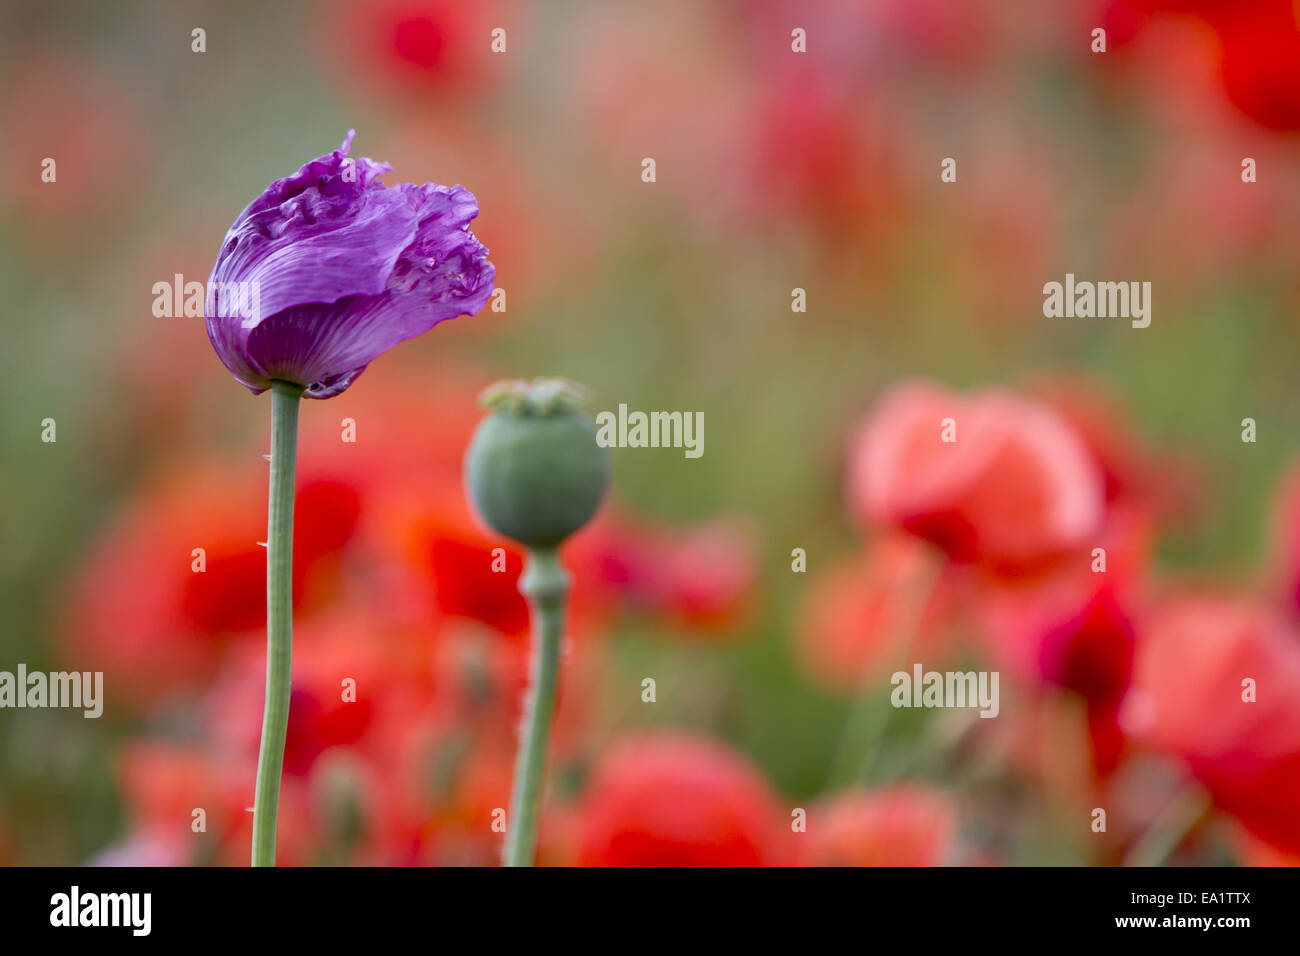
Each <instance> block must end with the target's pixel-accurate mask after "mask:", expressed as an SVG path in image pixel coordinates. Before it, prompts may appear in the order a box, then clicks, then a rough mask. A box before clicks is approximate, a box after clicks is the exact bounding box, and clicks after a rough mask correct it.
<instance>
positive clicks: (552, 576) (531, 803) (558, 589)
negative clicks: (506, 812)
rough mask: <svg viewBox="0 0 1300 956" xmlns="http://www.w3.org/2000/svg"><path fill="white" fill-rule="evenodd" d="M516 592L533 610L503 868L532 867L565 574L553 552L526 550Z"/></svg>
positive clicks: (566, 581) (565, 589)
mask: <svg viewBox="0 0 1300 956" xmlns="http://www.w3.org/2000/svg"><path fill="white" fill-rule="evenodd" d="M519 590H520V592H522V593H523V595H524V597H526V598H527V599H528V604H529V607H531V609H532V612H533V649H532V655H533V656H532V668H531V674H530V677H529V687H528V697H527V698H526V699H525V701H524V720H523V726H522V728H521V732H520V739H519V753H518V754H517V755H516V757H515V780H514V785H513V787H512V792H511V794H510V816H509V818H508V820H507V826H506V847H505V860H504V862H505V865H506V866H532V865H533V855H534V853H535V852H536V847H537V817H538V808H539V806H540V804H541V799H542V782H543V780H544V778H545V776H546V747H547V743H548V742H549V740H550V736H551V718H552V717H553V716H554V713H555V685H556V679H557V677H558V674H559V669H560V635H561V634H562V633H563V631H564V599H565V596H566V595H567V594H568V592H569V576H568V575H567V574H566V573H565V571H564V567H563V565H561V564H560V558H559V555H558V554H557V553H556V551H555V549H554V548H530V549H529V551H528V565H527V567H526V568H525V569H524V574H523V577H521V578H520V579H519Z"/></svg>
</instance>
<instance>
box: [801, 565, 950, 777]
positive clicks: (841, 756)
mask: <svg viewBox="0 0 1300 956" xmlns="http://www.w3.org/2000/svg"><path fill="white" fill-rule="evenodd" d="M943 570H944V564H943V562H942V561H941V560H938V559H934V560H933V561H932V562H931V563H930V564H929V566H928V567H926V568H925V570H924V571H923V572H921V573H919V574H918V575H917V577H916V580H914V581H912V582H911V583H910V584H907V585H904V586H903V588H902V590H903V592H904V593H903V595H902V597H901V598H900V600H902V601H903V602H904V603H903V614H902V622H901V623H900V624H899V625H898V631H897V633H896V635H895V640H896V641H897V653H896V655H895V658H896V660H897V661H898V664H899V666H900V667H910V666H911V665H910V662H909V660H908V658H910V657H911V656H912V650H913V648H914V647H915V646H916V637H917V632H918V631H919V630H920V629H921V623H922V620H923V619H924V617H925V611H926V608H927V607H929V605H930V600H931V598H933V597H934V590H935V587H936V586H937V585H938V583H939V579H940V577H942V575H943ZM877 666H878V665H877V663H876V661H874V660H873V659H871V658H870V657H868V660H867V663H866V665H865V666H864V668H863V673H862V675H861V677H860V678H859V681H858V689H857V692H856V693H855V695H854V697H853V701H852V703H851V704H850V705H849V712H848V716H847V717H846V718H845V720H844V726H843V727H842V728H841V730H840V738H839V742H838V743H837V744H836V746H835V752H834V756H833V757H832V758H831V765H830V769H829V771H828V773H827V776H826V786H827V788H828V789H836V788H839V787H843V786H847V785H849V784H851V783H859V782H862V781H866V780H870V779H871V775H872V772H873V771H874V770H875V768H876V766H877V764H878V763H879V761H880V756H881V751H882V750H883V749H884V746H885V740H886V737H887V736H888V732H889V724H890V720H891V718H892V717H893V716H894V706H893V703H892V701H891V699H890V698H891V694H890V693H889V692H888V691H886V690H884V689H882V688H881V686H880V684H879V683H878V682H876V681H875V678H876V677H877V675H876V674H875V673H874V668H875V667H877Z"/></svg>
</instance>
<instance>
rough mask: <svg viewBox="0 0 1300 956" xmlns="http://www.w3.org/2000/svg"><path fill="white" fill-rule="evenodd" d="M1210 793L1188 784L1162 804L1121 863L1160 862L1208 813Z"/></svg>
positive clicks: (1147, 863)
mask: <svg viewBox="0 0 1300 956" xmlns="http://www.w3.org/2000/svg"><path fill="white" fill-rule="evenodd" d="M1212 805H1213V804H1212V802H1211V800H1210V795H1209V794H1208V793H1207V792H1206V791H1205V790H1204V789H1202V788H1201V787H1200V786H1198V785H1196V784H1189V785H1188V786H1186V787H1184V788H1183V789H1182V790H1180V791H1179V792H1178V794H1177V795H1176V796H1175V797H1174V798H1173V799H1172V800H1170V801H1169V803H1168V804H1166V805H1165V808H1164V809H1163V810H1161V811H1160V814H1159V815H1158V816H1157V817H1156V818H1155V819H1154V820H1152V821H1151V824H1150V826H1148V827H1147V828H1146V830H1145V831H1144V832H1143V834H1142V836H1141V837H1139V838H1138V840H1137V842H1136V843H1134V844H1133V846H1132V848H1131V849H1130V850H1129V851H1128V854H1127V855H1126V856H1125V857H1124V865H1125V866H1163V865H1165V864H1166V863H1168V862H1169V857H1170V855H1171V854H1173V852H1174V851H1175V850H1176V849H1178V845H1179V844H1180V843H1182V842H1183V840H1184V839H1185V838H1186V836H1187V834H1189V833H1191V832H1192V830H1193V829H1195V827H1196V825H1197V824H1198V823H1200V822H1201V820H1202V819H1203V818H1204V816H1205V815H1206V814H1207V813H1209V811H1210V809H1211V807H1212Z"/></svg>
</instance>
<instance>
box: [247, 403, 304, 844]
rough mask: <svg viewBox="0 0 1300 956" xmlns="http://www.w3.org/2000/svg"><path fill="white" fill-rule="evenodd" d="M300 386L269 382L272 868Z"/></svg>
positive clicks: (257, 824) (267, 780) (264, 772)
mask: <svg viewBox="0 0 1300 956" xmlns="http://www.w3.org/2000/svg"><path fill="white" fill-rule="evenodd" d="M302 391H303V390H302V387H301V386H299V385H292V384H290V383H289V382H274V383H272V385H271V493H270V499H269V501H268V504H267V522H266V705H265V707H264V708H263V710H262V745H261V748H260V749H259V750H258V754H257V792H256V795H255V796H254V798H253V866H275V820H276V813H277V811H278V810H279V806H280V773H281V770H282V768H283V766H284V737H285V732H286V731H287V729H288V727H289V688H290V674H291V672H292V669H293V490H294V470H295V466H296V464H297V458H298V400H299V399H300V398H301V397H302Z"/></svg>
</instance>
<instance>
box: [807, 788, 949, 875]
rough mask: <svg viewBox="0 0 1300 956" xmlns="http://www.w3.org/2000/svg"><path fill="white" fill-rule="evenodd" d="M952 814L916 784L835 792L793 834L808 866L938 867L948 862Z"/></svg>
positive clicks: (942, 799)
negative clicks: (803, 827)
mask: <svg viewBox="0 0 1300 956" xmlns="http://www.w3.org/2000/svg"><path fill="white" fill-rule="evenodd" d="M956 837H957V813H956V810H955V808H954V807H953V804H952V801H951V800H950V799H949V798H948V796H947V795H946V794H943V793H940V792H938V791H935V790H930V789H928V788H926V787H922V786H918V785H915V784H909V783H904V784H899V785H896V786H892V787H886V788H883V789H868V788H866V787H860V788H855V789H853V790H847V791H844V792H843V793H839V794H836V795H835V796H833V797H831V798H830V799H829V800H828V801H826V802H825V803H823V804H822V805H820V806H818V807H814V808H813V809H812V810H810V811H809V813H808V830H807V832H806V833H802V834H798V835H797V836H796V842H797V845H798V847H799V861H800V863H802V864H804V865H808V866H940V865H942V864H944V863H946V862H951V861H952V860H951V858H952V856H953V852H954V848H955V844H956Z"/></svg>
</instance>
